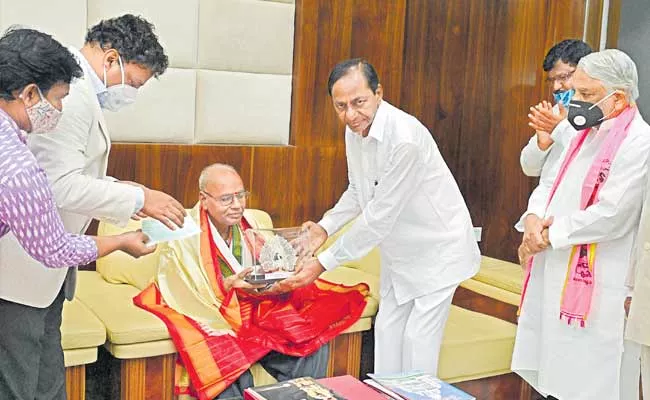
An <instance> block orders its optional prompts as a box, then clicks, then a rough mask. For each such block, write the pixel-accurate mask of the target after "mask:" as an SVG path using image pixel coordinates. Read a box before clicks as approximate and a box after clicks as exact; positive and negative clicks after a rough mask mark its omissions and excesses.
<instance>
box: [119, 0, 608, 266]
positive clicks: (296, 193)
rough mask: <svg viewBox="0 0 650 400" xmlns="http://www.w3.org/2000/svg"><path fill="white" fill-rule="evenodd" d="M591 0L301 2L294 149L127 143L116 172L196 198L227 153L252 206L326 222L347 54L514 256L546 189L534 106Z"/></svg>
mask: <svg viewBox="0 0 650 400" xmlns="http://www.w3.org/2000/svg"><path fill="white" fill-rule="evenodd" d="M600 2H601V0H594V1H591V3H598V4H600ZM585 3H586V0H563V1H555V0H530V1H520V0H454V1H431V0H393V1H390V2H388V1H375V0H372V1H371V0H364V1H354V0H318V1H316V0H297V2H296V19H295V21H296V22H295V23H296V29H295V42H294V43H295V48H294V67H293V94H292V111H291V146H286V147H270V146H203V145H201V146H199V145H195V146H183V145H161V144H114V146H113V150H112V153H111V159H110V163H109V173H110V174H111V175H113V176H115V177H117V178H120V179H126V180H135V181H138V182H140V183H143V184H145V185H147V186H151V187H153V188H156V189H162V190H165V191H167V192H169V193H170V194H172V195H174V196H175V197H177V198H178V199H179V200H181V201H182V202H183V203H184V204H185V205H186V206H188V207H189V206H191V205H193V204H194V202H196V200H197V180H198V175H199V173H200V171H201V169H202V168H203V167H204V166H206V165H208V164H210V163H213V162H226V163H230V164H233V165H234V166H235V167H236V168H237V169H238V170H239V171H240V172H241V174H242V177H243V179H244V182H245V183H246V185H247V186H248V188H250V190H251V191H252V193H253V196H252V198H251V202H250V204H249V206H251V207H260V208H264V209H265V210H267V211H268V212H269V213H270V214H271V216H272V217H273V218H274V221H275V223H276V225H278V226H289V225H294V224H299V223H301V222H302V221H304V220H307V219H312V220H317V219H318V218H320V216H321V215H322V213H323V212H324V211H326V210H327V209H328V208H329V207H331V206H332V205H333V204H334V202H335V201H336V199H338V197H339V196H340V194H341V193H342V192H343V191H344V190H345V187H346V185H347V167H346V162H345V148H344V139H343V126H342V125H341V124H340V123H339V122H338V121H337V118H336V115H335V113H334V112H333V109H332V106H331V101H330V98H329V96H328V95H327V77H328V74H329V71H330V69H331V67H332V66H333V65H334V64H335V63H336V62H338V61H340V60H342V59H345V58H350V57H365V58H367V59H368V60H370V62H372V63H373V64H374V65H375V67H376V68H377V70H378V73H379V76H380V79H381V81H382V85H383V86H384V89H385V98H386V99H387V100H388V101H389V102H391V103H393V104H395V105H397V106H400V107H402V108H403V109H404V110H406V111H407V112H409V113H411V114H413V115H415V116H416V117H417V118H418V119H420V120H421V121H422V122H423V123H424V124H425V125H426V126H427V127H428V128H429V129H430V130H431V132H432V134H433V136H434V138H435V139H436V141H437V142H438V145H439V147H440V149H441V152H442V154H443V156H444V157H445V159H446V161H447V163H448V164H449V166H450V168H451V170H452V172H453V173H454V176H455V177H456V179H457V181H458V183H459V186H460V188H461V191H462V192H463V195H464V196H465V198H466V201H467V203H468V206H469V208H470V212H471V214H472V217H473V219H474V223H475V225H477V226H483V228H484V231H483V232H484V236H483V242H482V244H481V246H482V250H483V253H484V254H487V255H490V256H494V257H499V258H505V259H509V260H513V259H514V258H515V248H516V245H517V242H518V240H519V235H518V234H517V233H516V232H515V231H514V230H513V228H512V225H513V223H514V222H515V221H516V219H517V218H518V216H519V214H520V213H521V212H522V211H523V210H524V208H525V205H526V201H527V198H528V195H529V193H530V191H531V190H532V189H533V187H534V185H535V181H534V180H532V179H529V178H526V177H524V175H523V174H522V173H521V169H520V167H519V161H518V158H519V152H520V149H521V147H522V146H523V145H524V144H525V142H526V141H527V139H528V138H529V136H530V135H531V134H532V132H531V131H530V130H529V129H528V127H527V125H526V122H527V121H526V114H527V109H528V107H529V106H530V105H532V104H534V103H536V102H538V101H540V100H541V99H548V98H550V92H549V90H548V89H547V88H546V86H545V85H544V82H543V81H544V74H543V71H542V68H541V65H542V60H543V57H544V54H545V52H546V51H547V49H548V48H549V47H550V46H551V45H552V44H553V43H555V42H557V41H559V40H561V39H564V38H569V37H570V38H579V37H581V36H582V31H583V28H584V18H585ZM597 7H598V6H597V5H596V6H593V5H592V8H594V9H595V10H597V9H598V8H597ZM594 12H595V11H594ZM592 20H593V21H591V25H590V26H589V32H590V34H591V32H592V31H593V29H597V28H598V26H599V25H598V24H596V22H598V21H596V17H594V14H593V13H592ZM592 36H594V35H593V34H592Z"/></svg>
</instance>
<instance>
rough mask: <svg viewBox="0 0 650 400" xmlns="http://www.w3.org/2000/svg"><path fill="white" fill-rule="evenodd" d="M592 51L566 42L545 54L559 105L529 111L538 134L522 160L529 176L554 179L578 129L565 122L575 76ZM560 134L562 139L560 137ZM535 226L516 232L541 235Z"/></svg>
mask: <svg viewBox="0 0 650 400" xmlns="http://www.w3.org/2000/svg"><path fill="white" fill-rule="evenodd" d="M591 51H592V50H591V47H589V45H588V44H587V43H585V42H583V41H582V40H578V39H567V40H563V41H561V42H559V43H557V44H555V45H554V46H553V47H551V49H550V50H549V51H548V53H546V57H544V62H543V69H544V71H545V72H546V73H547V77H546V82H547V83H548V84H549V87H550V88H551V90H552V91H553V97H554V100H555V103H556V104H555V106H553V107H551V105H550V104H549V103H548V102H546V101H544V102H541V103H540V104H538V105H537V106H535V107H531V108H530V114H529V115H528V116H529V118H530V122H529V126H530V127H532V128H533V129H535V134H534V135H533V136H532V137H531V138H530V140H529V141H528V143H527V144H526V146H525V147H524V148H523V149H522V150H521V156H520V157H519V162H520V164H521V169H522V171H524V174H526V175H527V176H534V177H537V176H539V177H540V179H541V180H544V179H553V178H554V177H555V175H556V174H557V169H558V168H559V162H560V156H561V155H562V151H563V150H564V148H565V147H566V146H567V145H568V143H569V142H570V141H571V139H572V138H573V136H574V135H575V129H572V128H571V125H570V124H569V122H568V121H567V120H566V107H568V103H569V101H570V100H571V97H573V93H574V91H575V90H574V89H573V80H572V78H573V73H574V72H575V70H576V68H577V66H578V62H579V61H580V59H581V58H582V57H584V56H586V55H587V54H589V53H591ZM556 127H557V128H558V129H555V128H556ZM559 132H562V133H563V135H558V133H559ZM523 222H526V220H524V221H523ZM532 222H533V221H532V220H529V224H528V225H525V224H518V225H517V229H518V230H519V231H521V232H524V233H525V234H526V235H534V234H536V232H537V231H541V229H540V228H541V227H538V226H535V225H532ZM524 225H525V226H524ZM524 228H527V229H525V230H524Z"/></svg>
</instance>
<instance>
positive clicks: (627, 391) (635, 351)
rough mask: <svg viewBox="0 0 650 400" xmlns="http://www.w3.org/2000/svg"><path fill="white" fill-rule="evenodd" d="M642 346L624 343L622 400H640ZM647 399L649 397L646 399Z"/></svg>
mask: <svg viewBox="0 0 650 400" xmlns="http://www.w3.org/2000/svg"><path fill="white" fill-rule="evenodd" d="M641 347H642V346H641V345H640V344H639V343H636V342H633V341H631V340H626V341H625V342H623V358H622V360H621V400H639V378H640V376H641V360H640V358H641ZM645 398H646V399H647V398H649V397H645Z"/></svg>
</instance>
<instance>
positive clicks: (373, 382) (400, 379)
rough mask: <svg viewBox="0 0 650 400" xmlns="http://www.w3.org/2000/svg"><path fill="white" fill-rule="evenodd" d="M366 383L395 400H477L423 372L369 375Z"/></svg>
mask: <svg viewBox="0 0 650 400" xmlns="http://www.w3.org/2000/svg"><path fill="white" fill-rule="evenodd" d="M368 376H369V377H370V378H371V379H366V380H364V382H365V383H366V384H367V385H369V386H371V387H373V388H374V389H375V390H378V391H380V392H382V393H384V394H386V395H388V396H390V398H391V399H395V400H476V398H475V397H474V396H471V395H469V394H467V393H465V392H463V391H462V390H460V389H457V388H455V387H453V386H452V385H450V384H448V383H446V382H443V381H441V380H440V379H438V378H436V377H435V376H433V375H431V374H427V373H423V372H410V373H402V374H395V375H379V374H368Z"/></svg>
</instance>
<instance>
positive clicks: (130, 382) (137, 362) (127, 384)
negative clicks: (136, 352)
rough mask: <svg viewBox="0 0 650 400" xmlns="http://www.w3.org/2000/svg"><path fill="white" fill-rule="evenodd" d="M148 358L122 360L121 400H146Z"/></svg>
mask: <svg viewBox="0 0 650 400" xmlns="http://www.w3.org/2000/svg"><path fill="white" fill-rule="evenodd" d="M147 360H148V359H147V358H136V359H132V360H122V368H121V371H120V398H121V399H122V400H144V399H145V391H146V365H147Z"/></svg>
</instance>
